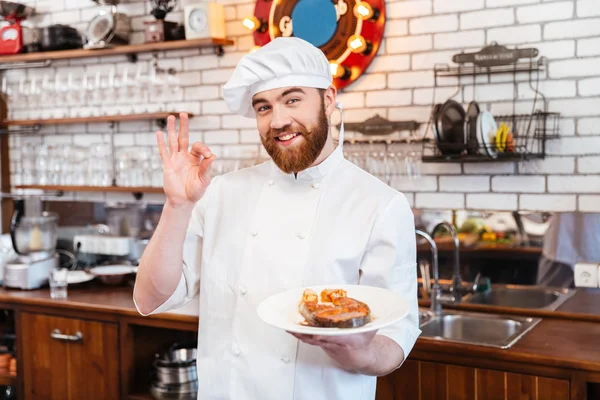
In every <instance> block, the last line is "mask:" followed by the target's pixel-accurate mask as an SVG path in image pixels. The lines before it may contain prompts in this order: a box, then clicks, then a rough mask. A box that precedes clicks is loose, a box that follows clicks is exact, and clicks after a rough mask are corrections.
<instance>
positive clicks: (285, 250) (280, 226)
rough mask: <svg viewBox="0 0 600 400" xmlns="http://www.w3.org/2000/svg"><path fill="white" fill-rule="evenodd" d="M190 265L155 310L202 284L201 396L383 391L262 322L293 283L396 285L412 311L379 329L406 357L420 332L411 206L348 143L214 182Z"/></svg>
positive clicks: (240, 398)
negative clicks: (298, 165)
mask: <svg viewBox="0 0 600 400" xmlns="http://www.w3.org/2000/svg"><path fill="white" fill-rule="evenodd" d="M183 261H184V265H183V273H182V277H181V280H180V282H179V285H178V286H177V289H176V290H175V292H174V293H173V294H172V295H171V297H170V298H169V299H168V300H167V301H166V302H165V303H164V304H162V305H161V306H160V307H158V308H157V309H156V310H154V311H153V312H151V313H150V314H155V313H159V312H164V311H167V310H170V309H173V308H176V307H179V306H181V305H183V304H185V303H186V302H188V301H190V300H191V299H192V298H193V297H194V296H195V295H196V294H197V293H198V290H199V291H200V295H199V298H200V315H199V329H198V351H197V369H198V384H199V391H198V398H199V399H211V400H216V399H227V400H334V399H356V400H373V399H374V398H375V389H376V383H377V379H376V377H372V376H365V375H362V374H357V373H352V372H347V371H344V370H343V369H341V368H339V367H338V366H336V364H335V363H334V361H333V360H331V359H330V358H329V357H328V356H327V354H326V353H325V352H324V351H323V350H322V349H321V348H319V347H315V346H311V345H308V344H305V343H302V342H300V341H298V340H297V339H296V338H294V337H293V336H292V335H290V334H289V333H287V332H285V331H282V330H280V329H276V328H273V327H271V326H269V325H267V324H265V323H264V322H262V320H260V319H259V318H258V316H257V312H256V309H257V306H258V305H259V303H260V302H261V301H262V300H264V299H265V298H267V297H269V296H271V295H274V294H276V293H279V292H282V291H285V290H288V289H291V288H297V287H303V286H309V285H331V286H332V287H334V286H335V285H336V284H358V283H360V284H361V285H370V286H378V287H383V288H387V289H391V290H394V291H396V292H398V293H401V294H402V295H403V296H404V297H405V298H406V300H407V302H408V304H409V305H410V313H409V315H408V317H407V318H405V319H403V320H401V321H400V322H398V323H396V324H395V325H393V326H389V327H386V328H384V329H381V330H379V332H378V334H380V335H385V336H388V337H389V338H391V339H392V340H394V341H395V342H397V343H398V344H399V345H400V346H401V347H402V349H403V350H404V354H405V355H406V356H408V354H409V352H410V351H411V349H412V348H413V346H414V343H415V341H416V340H417V337H418V336H419V334H420V333H421V331H420V329H419V325H418V303H417V275H416V240H415V231H414V217H413V214H412V210H411V208H410V206H409V204H408V202H407V201H406V198H405V197H404V196H403V195H402V194H401V193H398V192H397V191H395V190H394V189H392V188H390V187H389V186H387V185H386V184H384V183H383V182H381V181H380V180H378V179H377V178H375V177H373V176H372V175H370V174H368V173H367V172H365V171H363V170H361V169H360V168H358V167H356V166H355V165H354V164H352V163H350V162H349V161H347V160H346V159H344V156H343V153H342V150H341V148H340V147H339V146H338V148H337V149H336V150H335V151H334V152H333V153H332V154H331V155H330V156H329V157H328V158H327V159H326V160H325V161H323V162H322V163H321V164H319V165H317V166H314V167H311V168H309V169H307V170H305V171H302V172H300V173H299V174H298V175H297V177H295V176H294V174H286V173H284V172H282V171H281V170H280V169H279V168H278V167H277V166H276V165H275V164H274V163H273V162H272V161H269V162H266V163H263V164H260V165H258V166H255V167H252V168H248V169H243V170H239V171H236V172H232V173H228V174H225V175H220V176H217V177H215V178H214V179H213V180H212V182H211V184H210V185H209V188H208V189H207V191H206V193H205V195H204V196H203V198H202V199H201V200H200V201H199V202H198V204H197V205H196V207H195V208H194V211H193V214H192V218H191V221H190V224H189V230H188V234H187V237H186V242H185V245H184V257H183ZM359 271H362V274H361V273H360V272H359ZM136 306H137V305H136ZM138 311H139V309H138Z"/></svg>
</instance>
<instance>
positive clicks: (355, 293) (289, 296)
mask: <svg viewBox="0 0 600 400" xmlns="http://www.w3.org/2000/svg"><path fill="white" fill-rule="evenodd" d="M310 288H311V289H312V290H314V291H315V292H316V293H317V294H319V295H320V294H321V291H322V290H323V289H343V290H346V291H347V296H348V297H352V298H354V299H356V300H359V301H362V302H363V303H365V304H367V305H368V306H369V308H370V309H371V317H372V321H371V322H369V323H368V324H366V325H363V326H361V327H358V328H319V327H314V326H306V325H302V323H303V322H304V317H302V315H301V314H300V312H299V311H298V305H299V304H300V301H301V300H302V293H304V289H306V288H298V289H291V290H288V291H285V292H282V293H279V294H276V295H274V296H271V297H269V298H267V299H265V300H264V301H263V302H261V303H260V305H259V306H258V309H257V313H258V316H259V318H260V319H262V320H263V321H264V322H266V323H267V324H269V325H271V326H274V327H276V328H280V329H283V330H286V331H289V332H294V333H301V334H307V335H323V336H339V335H350V334H354V333H362V332H369V331H373V330H377V329H381V328H383V327H385V326H388V325H391V324H393V323H395V322H398V321H399V320H401V319H403V318H405V317H406V316H407V315H408V311H409V307H408V303H407V302H406V300H405V299H404V298H403V297H402V296H401V295H399V294H398V293H395V292H392V291H389V290H386V289H382V288H378V287H373V286H362V285H323V286H310Z"/></svg>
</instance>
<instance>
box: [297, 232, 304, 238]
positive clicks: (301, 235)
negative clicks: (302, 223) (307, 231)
mask: <svg viewBox="0 0 600 400" xmlns="http://www.w3.org/2000/svg"><path fill="white" fill-rule="evenodd" d="M305 237H306V236H304V233H299V234H298V238H300V239H304V238H305Z"/></svg>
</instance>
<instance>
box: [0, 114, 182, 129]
mask: <svg viewBox="0 0 600 400" xmlns="http://www.w3.org/2000/svg"><path fill="white" fill-rule="evenodd" d="M178 114H179V112H155V113H144V114H124V115H101V116H96V117H75V118H54V119H18V120H5V121H4V122H2V125H4V126H36V125H73V124H85V123H93V122H122V121H143V120H153V119H155V120H163V119H167V118H168V117H169V115H175V116H178ZM188 117H190V118H192V117H194V114H191V113H188Z"/></svg>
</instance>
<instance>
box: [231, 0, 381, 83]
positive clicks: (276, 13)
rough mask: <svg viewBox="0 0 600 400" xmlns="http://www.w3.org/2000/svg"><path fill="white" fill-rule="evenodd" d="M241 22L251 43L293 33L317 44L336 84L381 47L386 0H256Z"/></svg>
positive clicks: (355, 74) (363, 66)
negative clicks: (251, 32)
mask: <svg viewBox="0 0 600 400" xmlns="http://www.w3.org/2000/svg"><path fill="white" fill-rule="evenodd" d="M242 23H243V24H244V26H245V27H246V28H248V29H250V30H252V31H253V35H254V44H255V45H256V46H264V45H265V44H267V43H269V42H270V41H271V40H273V39H274V38H276V37H278V36H295V37H299V38H302V39H304V40H306V41H308V42H310V43H312V44H313V45H315V46H317V47H319V48H320V49H321V50H322V51H323V53H325V55H326V56H327V59H328V60H329V62H330V64H331V73H332V75H333V78H334V79H333V84H334V85H335V87H336V88H337V89H338V90H339V89H342V88H344V87H346V86H348V85H349V84H350V83H352V82H354V81H356V79H358V78H359V77H360V76H361V75H362V74H363V72H364V71H365V70H366V69H367V67H368V66H369V64H370V63H371V61H373V58H374V57H375V55H376V54H377V51H378V50H379V46H380V44H381V41H382V39H383V32H384V28H385V0H256V5H255V8H254V15H252V16H249V17H247V18H245V19H244V20H243V22H242Z"/></svg>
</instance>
